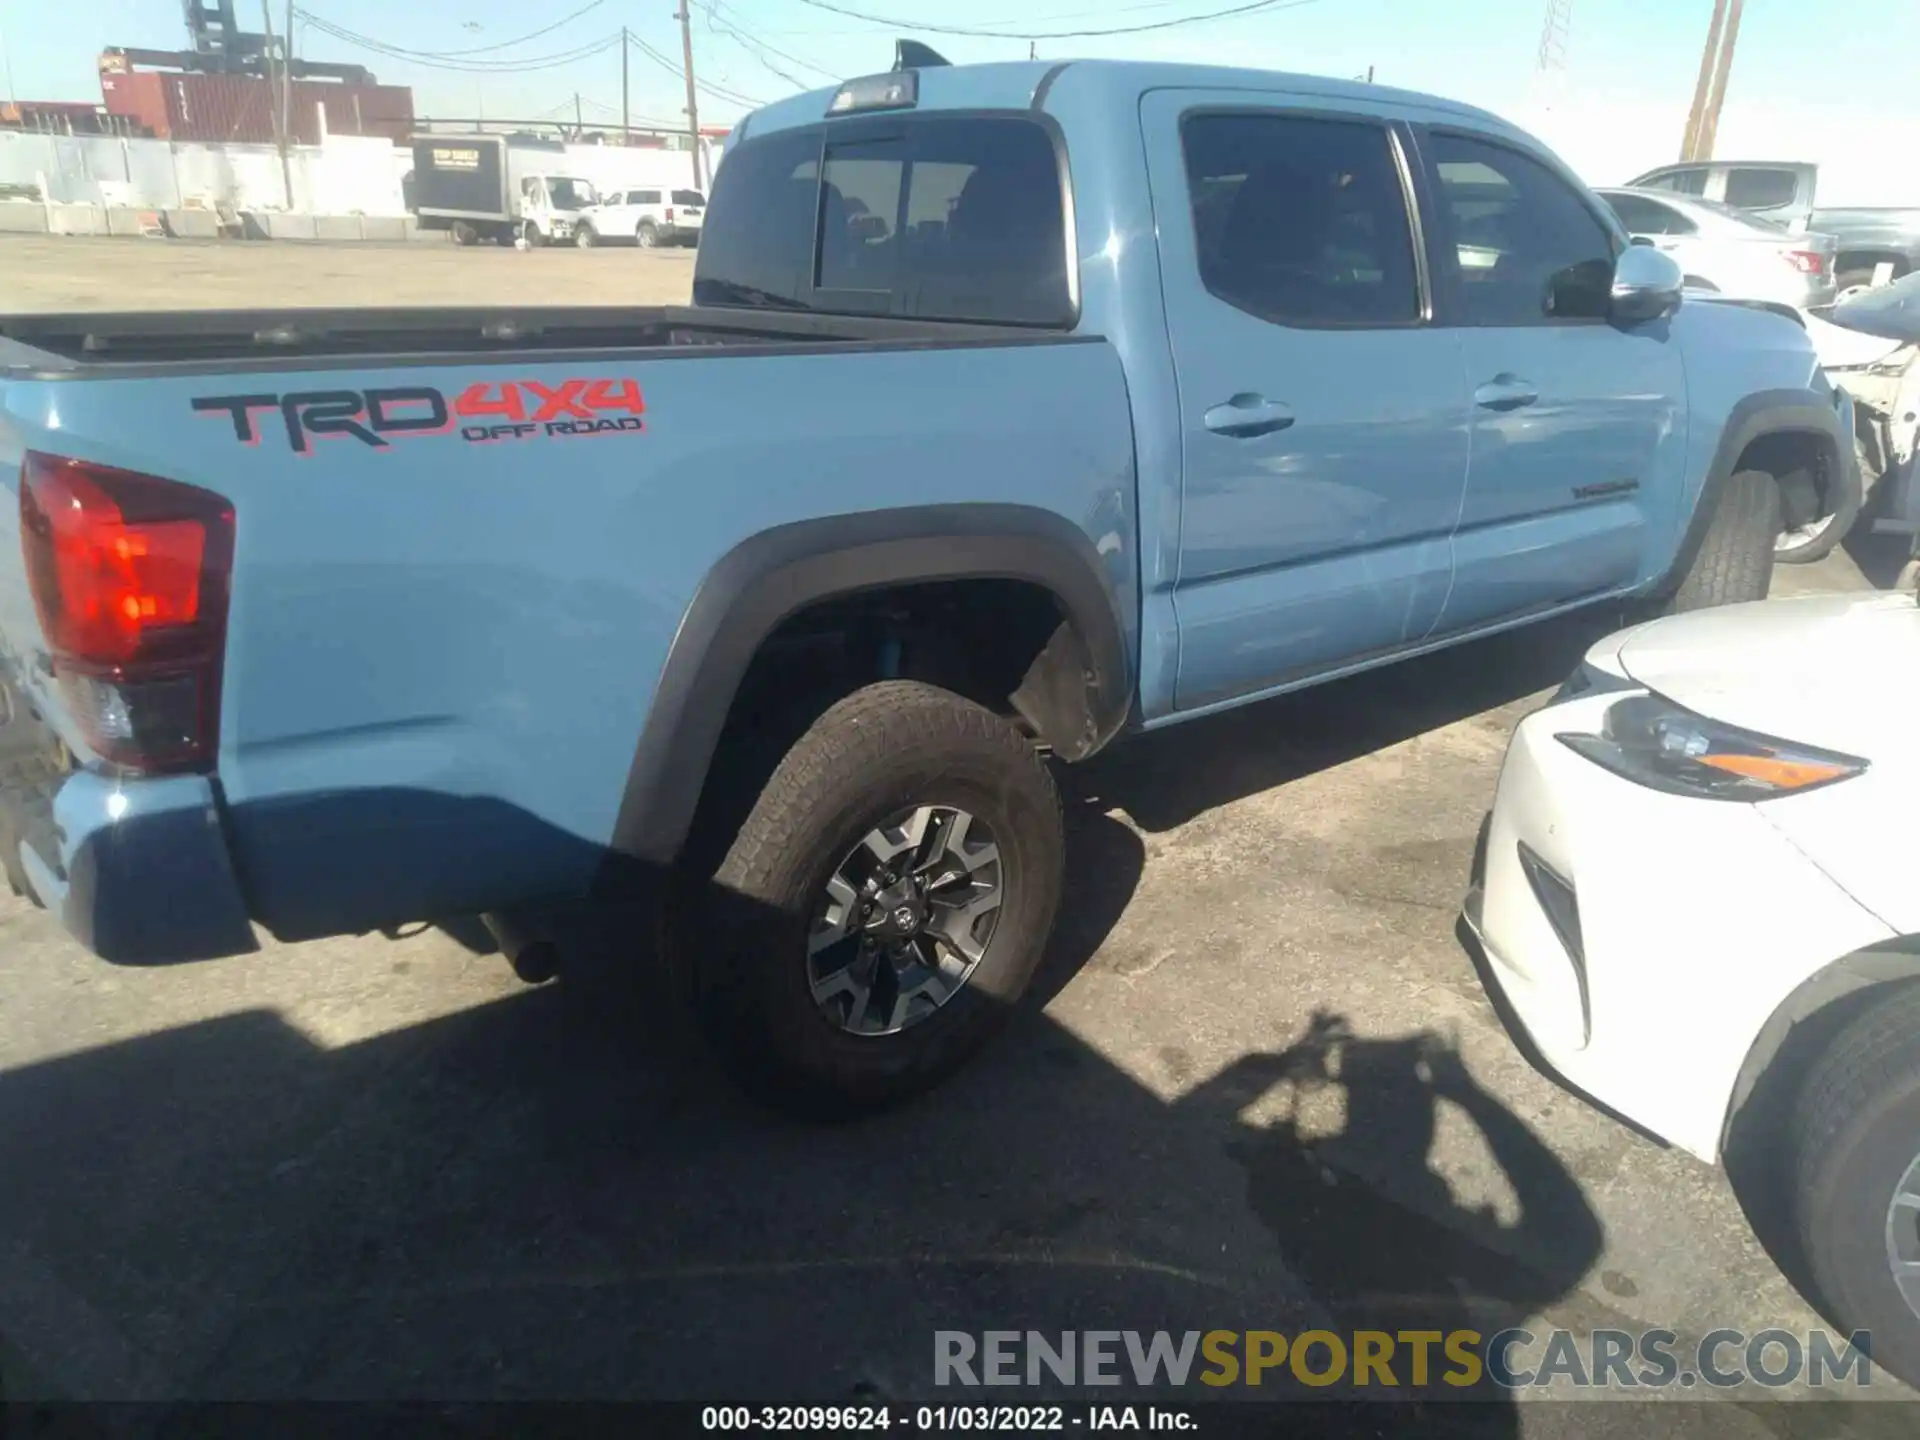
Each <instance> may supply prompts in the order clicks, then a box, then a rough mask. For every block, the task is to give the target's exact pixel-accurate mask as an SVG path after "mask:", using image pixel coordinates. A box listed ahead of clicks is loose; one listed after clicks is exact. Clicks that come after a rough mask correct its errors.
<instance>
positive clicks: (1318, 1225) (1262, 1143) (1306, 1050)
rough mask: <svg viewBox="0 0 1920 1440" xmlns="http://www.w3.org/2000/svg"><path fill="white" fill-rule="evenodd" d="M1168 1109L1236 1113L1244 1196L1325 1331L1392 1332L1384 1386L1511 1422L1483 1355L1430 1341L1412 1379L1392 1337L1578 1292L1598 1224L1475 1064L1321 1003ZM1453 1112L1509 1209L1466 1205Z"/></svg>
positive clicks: (1479, 1425) (1448, 1048)
mask: <svg viewBox="0 0 1920 1440" xmlns="http://www.w3.org/2000/svg"><path fill="white" fill-rule="evenodd" d="M1328 1102H1333V1103H1332V1104H1329V1103H1328ZM1178 1108H1180V1109H1182V1110H1186V1111H1190V1112H1191V1111H1231V1112H1232V1113H1233V1114H1234V1116H1235V1117H1236V1119H1235V1123H1234V1124H1233V1127H1232V1131H1231V1134H1232V1138H1231V1139H1229V1141H1228V1142H1227V1149H1228V1153H1229V1154H1230V1155H1232V1157H1233V1158H1234V1159H1235V1160H1236V1161H1237V1162H1238V1163H1239V1164H1240V1166H1241V1167H1242V1169H1243V1170H1244V1171H1245V1174H1246V1179H1247V1202H1248V1205H1249V1207H1250V1208H1251V1209H1252V1210H1253V1212H1254V1213H1255V1214H1256V1215H1257V1216H1258V1217H1259V1219H1260V1222H1261V1223H1262V1224H1263V1225H1264V1226H1265V1227H1266V1229H1267V1230H1268V1231H1270V1232H1271V1233H1272V1235H1273V1237H1274V1238H1275V1240H1276V1241H1277V1242H1278V1243H1279V1246H1280V1249H1281V1252H1282V1253H1283V1254H1284V1255H1285V1257H1286V1260H1287V1263H1288V1265H1289V1267H1290V1268H1291V1269H1292V1271H1293V1272H1294V1273H1295V1274H1296V1275H1297V1276H1298V1277H1299V1278H1300V1280H1301V1281H1302V1282H1303V1284H1304V1285H1305V1287H1306V1289H1307V1290H1308V1292H1309V1293H1310V1294H1311V1295H1312V1297H1313V1299H1314V1300H1315V1301H1316V1302H1317V1304H1318V1305H1320V1306H1321V1307H1323V1308H1324V1310H1325V1311H1326V1312H1327V1314H1328V1315H1329V1317H1330V1318H1331V1320H1332V1322H1333V1328H1334V1329H1335V1330H1336V1331H1338V1332H1341V1333H1343V1334H1347V1335H1350V1334H1351V1332H1353V1331H1356V1330H1371V1331H1384V1332H1385V1333H1386V1334H1387V1335H1389V1336H1393V1337H1395V1340H1396V1343H1395V1348H1394V1351H1393V1352H1392V1359H1391V1360H1390V1363H1389V1373H1390V1374H1391V1376H1392V1381H1393V1385H1394V1387H1395V1388H1394V1389H1392V1390H1391V1391H1387V1392H1383V1394H1391V1395H1392V1396H1394V1397H1395V1398H1402V1399H1407V1398H1410V1399H1414V1400H1416V1401H1418V1402H1420V1403H1421V1404H1422V1405H1423V1406H1424V1407H1431V1406H1432V1405H1433V1404H1434V1402H1437V1401H1460V1400H1471V1401H1478V1402H1481V1403H1480V1404H1479V1405H1476V1406H1475V1407H1474V1408H1473V1410H1472V1412H1471V1414H1472V1419H1473V1424H1474V1431H1475V1433H1477V1434H1503V1433H1506V1434H1517V1433H1519V1432H1518V1429H1517V1420H1513V1419H1511V1417H1510V1414H1509V1412H1510V1406H1511V1397H1510V1396H1509V1395H1508V1394H1507V1392H1506V1391H1504V1390H1503V1389H1501V1388H1500V1387H1499V1386H1497V1385H1496V1384H1494V1382H1493V1381H1492V1380H1491V1378H1489V1377H1488V1375H1487V1374H1486V1373H1485V1371H1484V1369H1482V1370H1481V1373H1480V1374H1479V1375H1478V1376H1477V1377H1475V1378H1474V1379H1473V1382H1472V1383H1470V1384H1463V1383H1461V1381H1462V1380H1463V1379H1465V1378H1466V1373H1467V1372H1465V1370H1464V1369H1463V1368H1462V1367H1460V1366H1458V1365H1455V1364H1450V1363H1448V1362H1446V1361H1445V1360H1444V1359H1443V1355H1444V1352H1443V1349H1442V1345H1441V1342H1440V1340H1438V1339H1435V1340H1434V1341H1433V1342H1432V1346H1431V1350H1430V1352H1429V1363H1428V1365H1427V1367H1426V1368H1427V1376H1426V1383H1425V1384H1420V1383H1417V1377H1416V1373H1415V1370H1414V1365H1413V1350H1412V1348H1411V1347H1410V1346H1409V1344H1408V1343H1407V1341H1406V1340H1405V1338H1404V1337H1406V1336H1407V1335H1408V1334H1410V1333H1412V1332H1427V1333H1429V1334H1433V1333H1434V1332H1437V1333H1438V1335H1439V1336H1445V1335H1448V1334H1450V1333H1451V1332H1454V1331H1458V1330H1473V1331H1477V1332H1479V1334H1480V1336H1481V1337H1482V1339H1483V1340H1484V1339H1485V1338H1487V1337H1490V1336H1492V1335H1494V1334H1496V1333H1497V1332H1499V1331H1500V1330H1503V1329H1506V1328H1508V1327H1510V1326H1521V1325H1525V1324H1526V1323H1527V1322H1528V1321H1529V1320H1531V1319H1533V1318H1535V1317H1537V1316H1538V1315H1539V1314H1540V1312H1541V1311H1543V1310H1544V1309H1545V1308H1546V1307H1548V1306H1550V1305H1552V1304H1553V1303H1554V1302H1556V1301H1559V1300H1561V1299H1563V1298H1565V1297H1567V1296H1569V1295H1571V1294H1572V1293H1573V1292H1574V1291H1575V1290H1576V1288H1577V1287H1578V1285H1579V1283H1580V1280H1581V1277H1582V1276H1584V1275H1585V1274H1586V1273H1587V1271H1588V1270H1589V1269H1590V1268H1591V1267H1592V1266H1593V1264H1594V1263H1595V1262H1596V1261H1597V1260H1598V1258H1599V1256H1600V1252H1601V1246H1602V1231H1601V1226H1600V1222H1599V1219H1598V1217H1597V1216H1596V1215H1595V1214H1594V1212H1593V1210H1592V1208H1591V1207H1590V1206H1589V1205H1588V1204H1587V1201H1586V1198H1585V1196H1584V1195H1583V1194H1582V1193H1581V1190H1580V1186H1579V1184H1578V1182H1577V1181H1576V1180H1575V1179H1574V1178H1573V1176H1572V1175H1571V1174H1570V1173H1569V1172H1568V1171H1567V1169H1566V1167H1565V1166H1564V1165H1562V1164H1561V1162H1560V1161H1559V1159H1558V1158H1557V1157H1555V1155H1554V1154H1553V1152H1552V1151H1551V1150H1549V1149H1548V1148H1547V1146H1546V1145H1545V1144H1544V1143H1543V1142H1542V1141H1541V1140H1540V1139H1539V1137H1537V1136H1536V1135H1534V1133H1533V1132H1532V1131H1531V1130H1530V1129H1529V1128H1528V1127H1527V1125H1526V1124H1525V1123H1524V1122H1523V1121H1522V1120H1521V1119H1520V1118H1519V1117H1518V1116H1516V1115H1515V1114H1514V1113H1513V1112H1512V1111H1511V1110H1509V1109H1508V1108H1507V1107H1506V1105H1505V1104H1503V1103H1502V1102H1501V1101H1500V1100H1499V1099H1497V1098H1496V1097H1495V1096H1494V1095H1493V1094H1491V1093H1490V1092H1489V1091H1488V1090H1486V1089H1485V1088H1484V1087H1483V1086H1482V1085H1480V1083H1479V1082H1478V1081H1477V1080H1475V1079H1474V1077H1473V1075H1472V1073H1471V1072H1470V1071H1469V1070H1468V1069H1467V1067H1466V1064H1465V1063H1464V1061H1463V1060H1462V1058H1461V1056H1460V1053H1459V1050H1458V1047H1457V1046H1456V1045H1455V1044H1454V1043H1453V1042H1451V1041H1449V1040H1447V1039H1446V1038H1444V1037H1442V1036H1440V1035H1438V1034H1435V1033H1433V1032H1431V1031H1417V1032H1414V1033H1411V1034H1406V1035H1399V1036H1392V1037H1386V1038H1375V1037H1363V1036H1360V1035H1356V1034H1355V1033H1354V1032H1353V1029H1352V1027H1351V1026H1350V1024H1349V1023H1348V1022H1347V1021H1346V1020H1345V1019H1344V1018H1343V1017H1341V1016H1338V1015H1334V1014H1331V1013H1329V1012H1326V1011H1318V1012H1316V1013H1315V1014H1314V1015H1313V1016H1312V1017H1311V1019H1310V1020H1309V1021H1308V1022H1307V1024H1306V1026H1305V1028H1304V1030H1303V1031H1302V1033H1301V1035H1300V1037H1299V1038H1298V1039H1297V1040H1295V1041H1294V1042H1293V1043H1292V1044H1291V1045H1289V1046H1287V1047H1286V1048H1285V1049H1284V1050H1280V1051H1277V1052H1256V1053H1253V1054H1249V1055H1246V1056H1243V1057H1242V1058H1241V1059H1240V1060H1238V1061H1236V1062H1234V1063H1233V1064H1232V1065H1230V1066H1228V1067H1227V1068H1226V1069H1225V1070H1224V1071H1222V1072H1220V1074H1218V1075H1216V1076H1215V1077H1213V1078H1212V1079H1211V1080H1209V1081H1207V1082H1206V1083H1204V1084H1203V1085H1201V1086H1200V1087H1199V1088H1197V1089H1196V1090H1194V1091H1193V1092H1191V1093H1190V1094H1189V1095H1188V1096H1187V1097H1185V1098H1184V1099H1183V1100H1182V1101H1180V1102H1179V1107H1178ZM1447 1109H1452V1110H1454V1111H1456V1112H1458V1115H1459V1118H1461V1119H1463V1120H1464V1121H1466V1122H1467V1124H1468V1125H1470V1126H1471V1128H1472V1129H1473V1130H1474V1131H1476V1132H1477V1133H1478V1135H1479V1138H1480V1140H1481V1141H1482V1142H1484V1144H1485V1147H1486V1151H1487V1152H1488V1154H1489V1155H1490V1156H1491V1158H1492V1160H1493V1162H1494V1163H1495V1165H1496V1166H1497V1167H1498V1168H1499V1170H1500V1172H1501V1175H1502V1177H1503V1178H1504V1182H1505V1184H1506V1185H1507V1186H1508V1187H1510V1190H1511V1199H1512V1205H1511V1207H1510V1208H1511V1209H1512V1211H1513V1218H1512V1219H1511V1220H1507V1219H1503V1217H1502V1215H1501V1213H1500V1209H1501V1208H1505V1207H1496V1206H1495V1205H1493V1204H1490V1203H1482V1204H1467V1203H1463V1202H1462V1201H1461V1200H1460V1198H1459V1197H1458V1196H1457V1195H1456V1193H1455V1189H1454V1186H1453V1185H1452V1184H1451V1183H1450V1182H1449V1181H1448V1179H1447V1178H1446V1177H1445V1176H1444V1175H1443V1174H1442V1173H1440V1171H1439V1169H1438V1168H1437V1161H1438V1160H1439V1153H1438V1151H1439V1142H1440V1138H1441V1128H1442V1125H1443V1123H1444V1122H1443V1114H1444V1112H1445V1111H1446V1110H1447ZM1327 1110H1338V1111H1339V1112H1340V1119H1339V1123H1338V1125H1337V1127H1336V1128H1332V1129H1326V1130H1323V1129H1322V1128H1320V1126H1319V1125H1317V1124H1316V1123H1315V1122H1316V1119H1317V1118H1318V1117H1319V1116H1320V1115H1321V1114H1322V1113H1324V1112H1325V1111H1327ZM1325 1363H1326V1358H1325V1357H1324V1356H1323V1357H1320V1358H1319V1359H1318V1360H1317V1361H1316V1366H1320V1367H1323V1366H1324V1365H1325ZM1449 1373H1451V1374H1452V1375H1453V1376H1454V1377H1455V1378H1454V1379H1453V1380H1451V1381H1450V1380H1448V1379H1447V1378H1446V1376H1447V1375H1448V1374H1449ZM1467 1413H1468V1412H1457V1413H1456V1417H1455V1418H1460V1419H1462V1420H1464V1419H1465V1418H1466V1415H1467ZM1446 1418H1447V1416H1446V1415H1445V1414H1444V1413H1442V1414H1439V1415H1438V1416H1436V1419H1437V1420H1439V1421H1444V1420H1445V1419H1446Z"/></svg>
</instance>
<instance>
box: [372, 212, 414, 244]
mask: <svg viewBox="0 0 1920 1440" xmlns="http://www.w3.org/2000/svg"><path fill="white" fill-rule="evenodd" d="M412 228H413V217H412V216H411V215H407V216H400V215H362V216H361V217H360V238H361V239H363V240H388V241H393V240H405V239H406V238H407V232H408V231H409V230H411V229H412Z"/></svg>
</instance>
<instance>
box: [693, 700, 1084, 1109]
mask: <svg viewBox="0 0 1920 1440" xmlns="http://www.w3.org/2000/svg"><path fill="white" fill-rule="evenodd" d="M1064 849H1065V840H1064V836H1063V833H1062V828H1061V818H1060V802H1059V797H1058V796H1057V794H1056V793H1055V791H1054V786H1053V779H1052V777H1051V776H1050V775H1049V774H1048V772H1047V769H1046V766H1045V764H1044V763H1043V762H1042V761H1041V759H1040V757H1039V756H1038V755H1037V754H1036V753H1035V751H1034V748H1033V745H1032V743H1031V742H1030V741H1028V740H1027V739H1026V737H1024V736H1023V735H1021V734H1020V732H1019V731H1018V730H1016V729H1015V728H1014V727H1013V726H1012V725H1011V724H1009V723H1008V722H1006V721H1005V720H1002V719H1001V718H1000V717H999V716H997V715H994V714H992V713H991V712H990V711H987V710H985V709H982V708H981V707H980V706H978V705H975V704H974V703H973V702H971V701H969V700H966V699H963V698H962V697H960V696H958V695H955V694H953V693H952V692H950V691H947V690H942V689H939V688H937V687H935V686H932V685H925V684H921V683H919V682H917V681H887V682H883V683H881V684H876V685H869V686H867V687H865V688H864V689H861V690H858V691H856V692H854V693H853V694H852V695H850V696H848V697H847V698H846V699H844V700H841V701H840V702H839V703H838V704H835V705H833V706H832V707H830V708H829V709H828V710H827V711H826V713H824V714H823V715H821V716H820V718H819V719H818V720H816V721H815V722H814V723H813V725H812V726H811V727H810V728H809V729H808V730H807V731H806V733H805V734H804V735H803V736H802V737H801V738H800V740H799V742H798V743H797V744H796V745H794V747H793V748H792V749H791V750H789V751H788V752H787V754H786V756H785V758H784V759H782V760H781V762H780V764H779V765H778V767H777V768H776V769H775V770H774V773H773V777H772V779H771V780H769V781H768V783H767V785H766V787H765V788H764V790H762V792H761V794H760V796H759V799H758V801H757V802H756V803H755V804H754V806H753V808H752V811H751V813H750V814H749V815H748V817H747V820H746V823H745V824H744V825H742V827H741V828H740V831H739V833H738V835H737V836H736V837H735V839H734V841H733V844H732V847H731V849H730V850H729V851H728V853H727V855H726V858H725V859H724V860H723V861H722V862H721V864H720V867H719V870H718V873H717V874H716V875H715V876H714V880H713V883H712V884H711V885H710V886H708V887H707V888H706V892H705V893H704V894H702V895H700V896H697V897H684V898H683V902H682V903H680V904H677V905H676V906H675V907H674V914H673V916H672V918H671V921H670V925H669V935H668V938H669V941H670V943H671V944H672V946H673V949H674V952H675V956H676V959H677V960H678V961H679V963H680V964H681V965H682V966H683V967H684V968H685V970H686V973H687V974H688V975H689V977H690V979H691V981H692V984H693V989H694V992H695V995H696V998H697V1001H698V1003H699V1006H700V1009H701V1013H702V1018H703V1020H704V1023H705V1025H706V1028H707V1031H708V1033H709V1035H710V1037H711V1038H712V1039H713V1041H714V1042H715V1044H716V1046H717V1047H718V1048H719V1049H720V1051H721V1052H722V1053H723V1054H724V1055H725V1057H726V1058H727V1059H728V1061H729V1062H730V1063H731V1066H732V1068H733V1069H734V1070H735V1072H736V1073H737V1074H738V1075H739V1076H740V1077H741V1078H742V1079H743V1080H744V1081H745V1082H746V1083H747V1084H748V1085H749V1086H750V1088H752V1089H753V1090H755V1091H756V1092H757V1093H759V1094H760V1095H762V1096H763V1097H765V1098H767V1099H768V1100H770V1101H772V1102H773V1103H776V1104H778V1105H781V1106H782V1107H784V1108H788V1109H797V1110H800V1111H802V1112H805V1113H811V1114H816V1115H818V1114H836V1113H838V1114H844V1113H850V1112H859V1111H864V1110H871V1109H874V1108H877V1107H879V1106H882V1105H885V1104H888V1103H890V1102H892V1101H895V1100H899V1099H901V1098H904V1097H905V1096H908V1095H911V1094H914V1093H916V1092H918V1091H921V1090H924V1089H927V1088H928V1087H930V1086H932V1085H934V1084H935V1083H937V1082H938V1081H939V1080H940V1079H942V1078H943V1077H945V1076H946V1075H947V1074H949V1073H950V1072H951V1071H952V1070H954V1069H955V1068H956V1067H957V1066H959V1065H960V1064H961V1063H962V1062H963V1061H965V1060H966V1059H967V1058H968V1057H969V1056H971V1055H972V1054H973V1053H974V1052H975V1051H977V1050H978V1049H979V1048H980V1047H981V1046H982V1045H984V1044H985V1043H986V1042H987V1040H988V1039H989V1038H991V1037H992V1035H993V1034H994V1033H995V1032H996V1031H998V1030H999V1029H1000V1027H1001V1026H1002V1025H1004V1024H1005V1023H1006V1021H1007V1020H1008V1018H1009V1017H1010V1016H1011V1014H1012V1007H1013V1006H1014V1004H1015V1002H1017V1001H1018V1000H1019V998H1020V997H1021V995H1022V994H1023V993H1024V992H1025V991H1026V989H1027V985H1028V983H1029V982H1030V981H1031V979H1032V978H1033V973H1034V971H1035V969H1036V968H1037V967H1038V965H1039V963H1040V959H1041V955H1042V953H1043V951H1044V950H1045V947H1046V943H1047V937H1048V935H1049V933H1050V932H1051V930H1052V928H1053V920H1054V914H1055V911H1056V910H1057V909H1058V906H1059V900H1060V887H1061V875H1062V865H1063V855H1064Z"/></svg>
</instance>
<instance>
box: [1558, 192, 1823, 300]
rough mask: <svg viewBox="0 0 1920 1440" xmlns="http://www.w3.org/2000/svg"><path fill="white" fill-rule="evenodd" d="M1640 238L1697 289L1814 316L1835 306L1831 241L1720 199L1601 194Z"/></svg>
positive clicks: (1622, 193) (1651, 194) (1656, 194)
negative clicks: (1813, 310)
mask: <svg viewBox="0 0 1920 1440" xmlns="http://www.w3.org/2000/svg"><path fill="white" fill-rule="evenodd" d="M1594 193H1595V194H1597V195H1598V196H1599V197H1600V198H1601V199H1602V200H1604V201H1606V202H1607V204H1608V206H1610V207H1611V208H1612V210H1613V213H1614V214H1615V215H1617V216H1619V217H1620V223H1621V224H1622V225H1623V226H1625V227H1626V230H1627V233H1628V234H1629V235H1630V236H1632V237H1633V238H1634V239H1635V240H1638V241H1642V242H1644V243H1645V244H1648V245H1651V246H1653V247H1654V249H1656V250H1664V251H1666V252H1667V254H1669V255H1671V256H1673V258H1674V261H1675V262H1676V263H1677V264H1678V265H1679V266H1680V268H1681V269H1682V270H1683V271H1685V272H1686V277H1687V284H1688V285H1689V286H1690V287H1692V288H1694V289H1697V290H1717V291H1720V292H1722V293H1724V294H1727V295H1733V296H1739V297H1742V298H1745V299H1750V300H1774V301H1778V302H1779V303H1780V304H1783V305H1791V306H1793V307H1794V308H1795V309H1796V310H1806V309H1809V308H1811V307H1812V306H1815V305H1830V304H1832V303H1833V298H1834V292H1835V285H1834V279H1833V257H1834V252H1835V245H1836V242H1835V240H1834V238H1833V237H1832V236H1831V235H1812V234H1807V235H1790V234H1788V233H1787V231H1785V230H1784V229H1782V228H1781V227H1780V226H1778V225H1776V224H1774V223H1773V222H1772V221H1770V220H1762V219H1759V218H1757V217H1755V216H1752V215H1749V214H1747V213H1746V212H1744V211H1741V210H1735V209H1734V208H1733V207H1732V206H1729V205H1722V204H1720V203H1718V202H1717V201H1713V200H1695V199H1692V198H1689V197H1683V196H1679V195H1674V194H1670V193H1663V192H1661V191H1658V190H1598V191H1595V192H1594Z"/></svg>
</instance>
